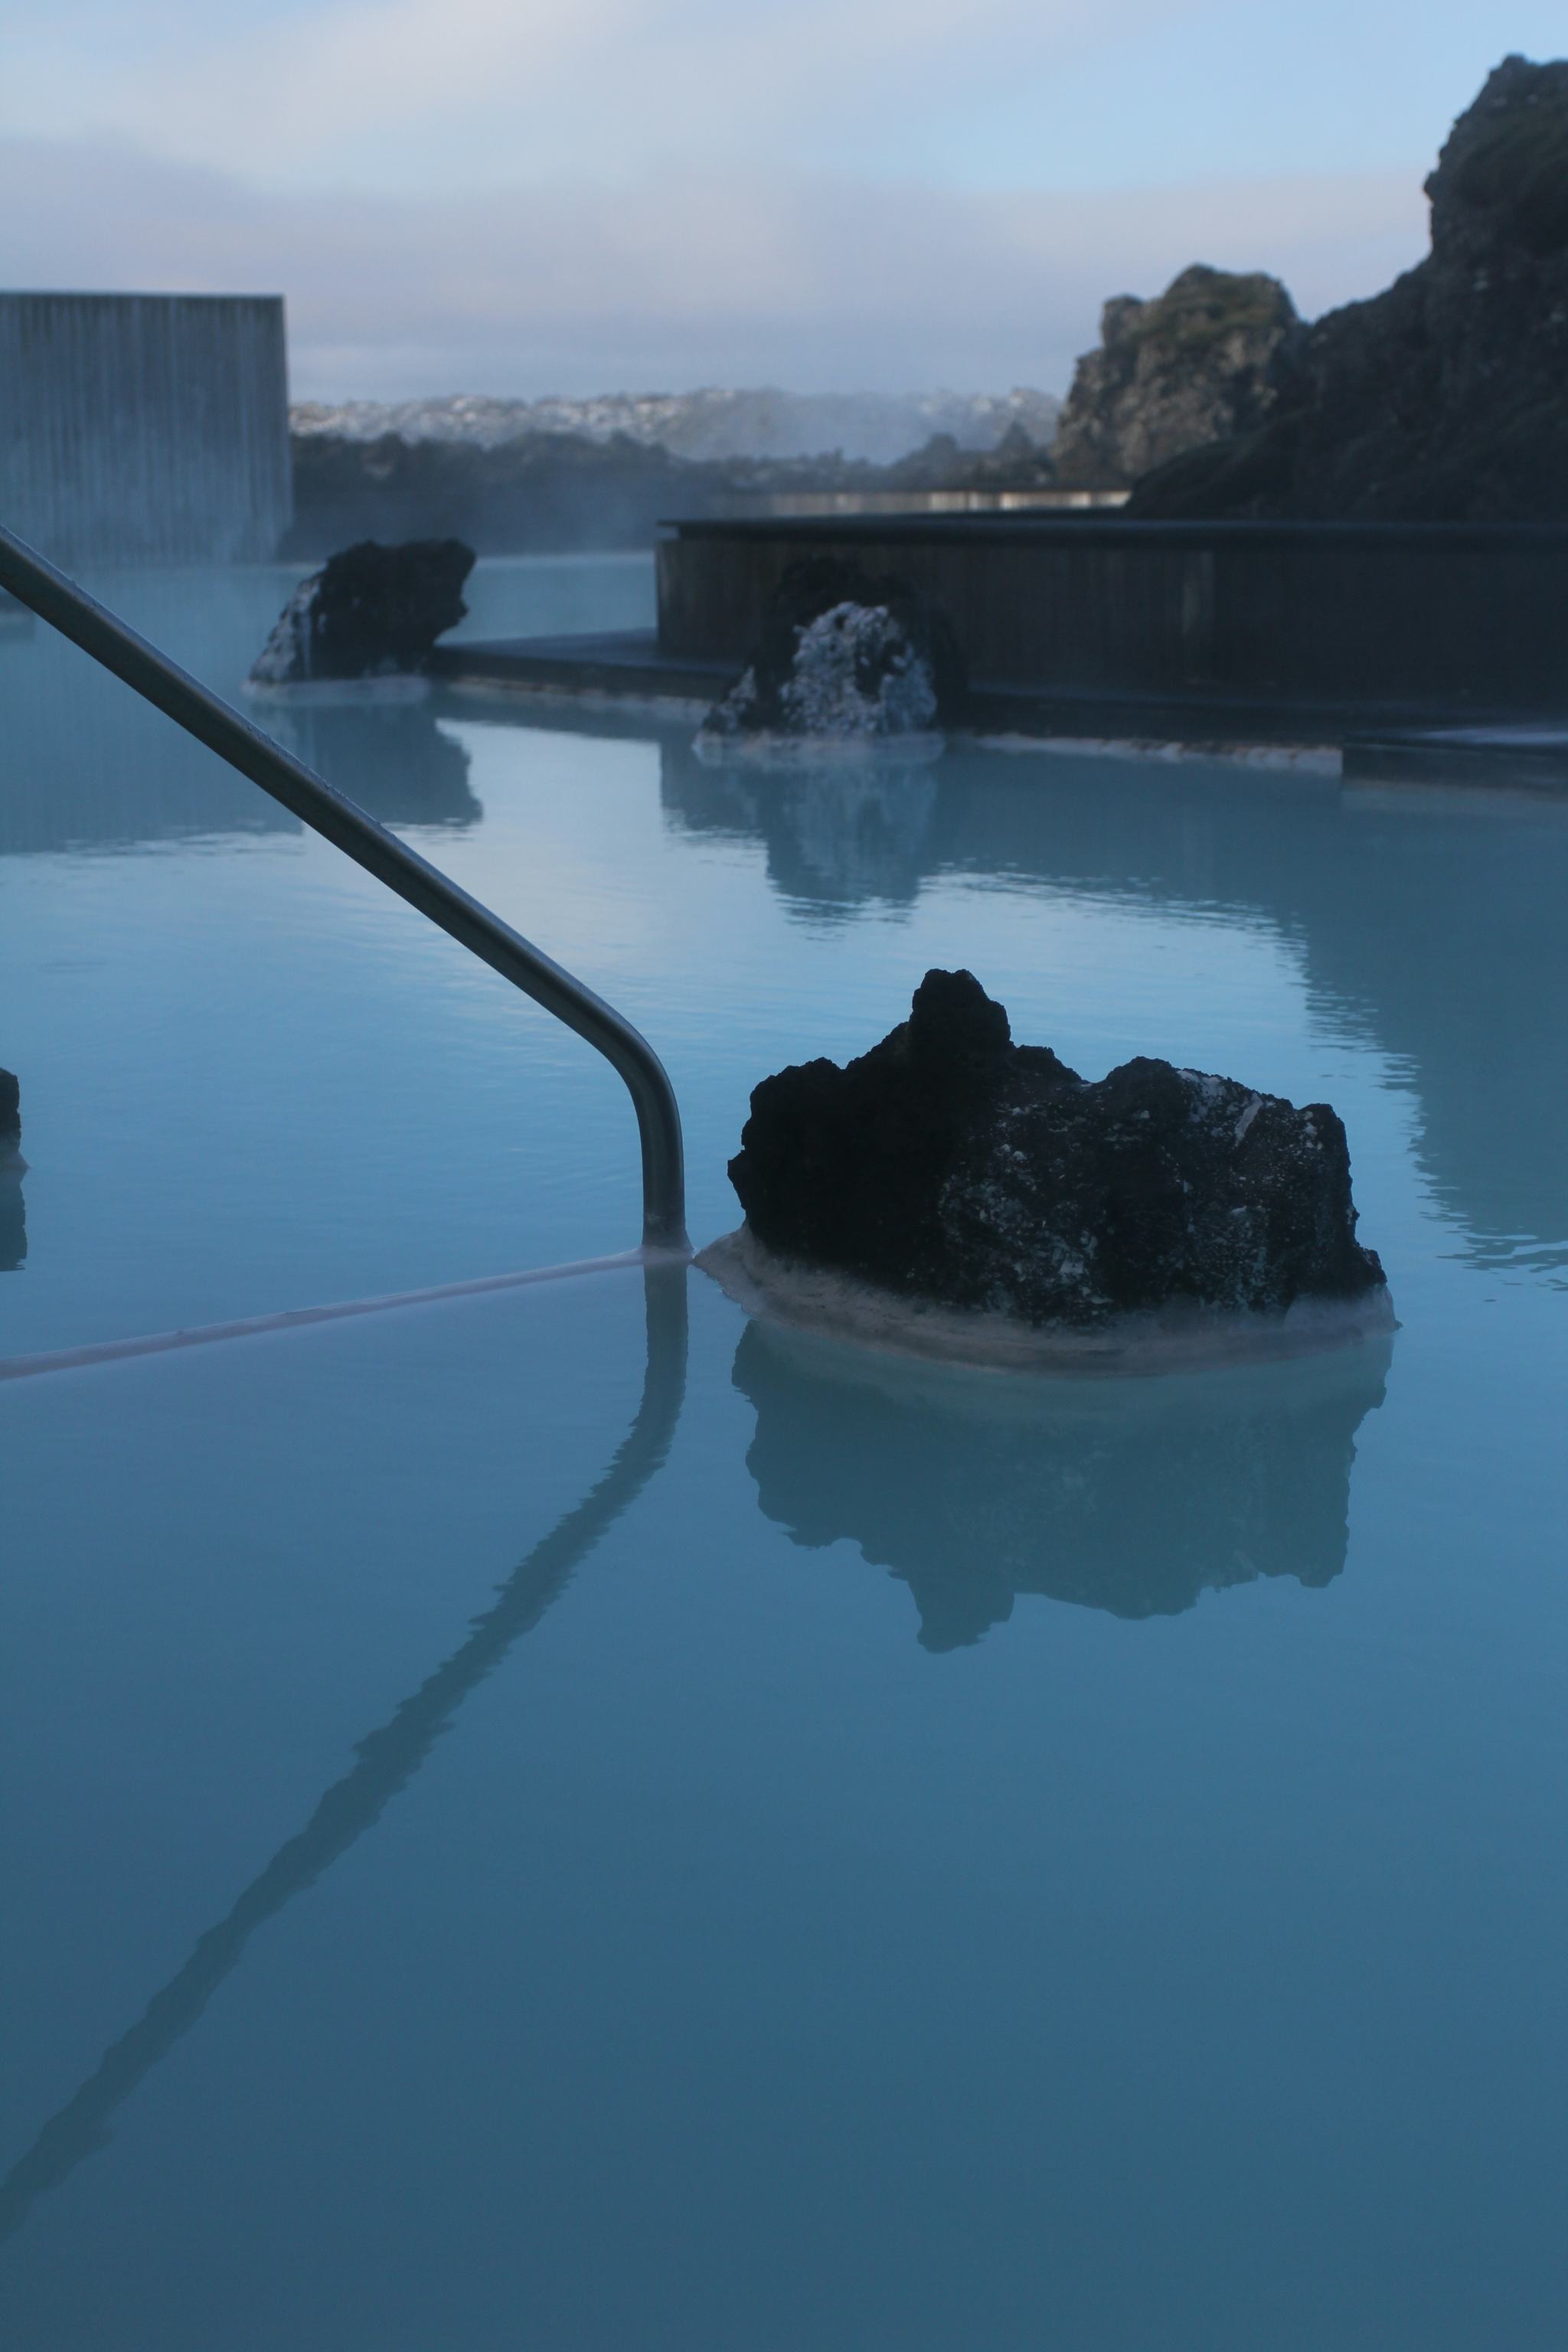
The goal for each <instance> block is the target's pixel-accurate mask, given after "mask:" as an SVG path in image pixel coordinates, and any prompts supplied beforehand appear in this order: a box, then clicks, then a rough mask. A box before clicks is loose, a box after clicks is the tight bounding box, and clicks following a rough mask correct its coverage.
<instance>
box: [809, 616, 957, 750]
mask: <svg viewBox="0 0 1568 2352" xmlns="http://www.w3.org/2000/svg"><path fill="white" fill-rule="evenodd" d="M868 672H869V673H871V674H872V675H873V676H874V677H875V680H876V684H875V691H874V692H868V691H867V689H866V688H865V687H864V686H863V684H862V682H861V681H862V679H863V678H864V677H865V676H866V675H867V673H868ZM784 709H785V712H786V713H787V715H788V718H789V721H790V725H791V728H792V729H793V730H796V731H798V732H799V733H800V734H802V735H919V734H922V733H924V731H925V730H927V729H928V728H930V727H931V726H932V725H933V724H934V722H935V719H936V685H935V681H934V680H933V678H932V677H931V670H930V668H929V667H928V666H927V665H926V663H924V662H923V661H921V657H920V656H919V655H918V654H917V653H916V652H915V650H914V647H913V646H911V645H910V642H909V639H908V638H907V637H906V636H905V635H904V632H903V630H902V629H901V628H900V626H899V624H898V623H897V622H896V621H895V620H894V618H893V616H892V614H890V613H889V611H888V610H887V608H886V607H885V606H884V605H881V604H835V605H834V607H833V608H832V610H831V611H830V612H826V613H824V614H823V615H822V617H821V618H820V620H816V621H813V622H812V624H811V625H810V626H809V628H805V629H803V630H802V631H801V633H800V650H799V652H798V653H797V654H796V655H795V676H794V677H793V678H792V679H791V681H790V683H789V685H788V686H786V687H785V688H784Z"/></svg>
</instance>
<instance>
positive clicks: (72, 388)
mask: <svg viewBox="0 0 1568 2352" xmlns="http://www.w3.org/2000/svg"><path fill="white" fill-rule="evenodd" d="M289 513H290V497H289V393H288V375H287V368H286V362H285V351H284V338H283V304H282V300H281V299H280V298H279V297H278V296H276V295H229V294H220V295H184V294H178V295H169V294H0V518H3V519H4V520H5V523H6V525H7V526H8V527H9V528H10V529H11V530H15V531H16V532H17V533H18V534H19V535H20V536H21V537H22V538H23V539H26V540H28V541H31V542H32V543H33V545H35V546H36V547H37V548H38V549H39V550H40V551H41V552H42V553H44V554H45V555H47V556H49V557H51V558H52V559H53V560H54V561H55V562H59V563H62V564H64V565H66V566H67V567H70V566H73V565H76V564H79V563H83V562H101V563H210V562H254V561H258V560H261V559H265V558H267V557H269V556H270V555H272V554H273V552H274V551H275V550H276V548H277V545H278V541H279V538H280V537H281V535H282V533H283V531H284V530H286V529H287V527H288V524H289Z"/></svg>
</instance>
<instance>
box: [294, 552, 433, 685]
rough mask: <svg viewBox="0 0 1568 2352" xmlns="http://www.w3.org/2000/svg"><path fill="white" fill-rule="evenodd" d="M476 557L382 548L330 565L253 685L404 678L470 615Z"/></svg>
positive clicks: (304, 595)
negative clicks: (468, 592)
mask: <svg viewBox="0 0 1568 2352" xmlns="http://www.w3.org/2000/svg"><path fill="white" fill-rule="evenodd" d="M473 568H474V553H473V550H472V549H471V548H468V547H465V546H464V545H463V543H462V541H461V540H458V539H412V540H408V541H405V543H404V544H403V545H402V546H401V547H382V546H380V545H379V544H378V543H377V541H374V539H367V540H363V541H361V543H360V544H359V545H358V546H357V547H348V548H344V549H343V550H342V552H341V553H340V554H337V555H332V556H329V557H328V559H327V561H326V562H325V563H324V564H323V565H322V566H321V570H320V571H319V572H311V574H310V578H309V579H308V580H301V582H300V585H299V586H298V588H296V589H295V591H294V593H293V594H292V595H291V596H290V597H289V602H288V603H287V604H285V605H284V607H283V610H282V612H281V613H280V614H279V616H278V619H277V621H276V623H275V624H274V625H273V630H272V634H271V635H270V636H269V637H268V640H267V643H266V645H265V646H263V647H262V649H261V652H260V654H259V655H258V657H257V661H256V666H255V667H254V668H253V669H252V671H251V673H250V683H251V684H252V685H253V686H308V685H315V684H319V683H323V682H326V681H328V680H331V679H341V678H374V677H409V676H413V675H416V673H417V672H418V671H419V670H421V669H422V668H423V667H424V666H425V663H426V660H427V659H428V657H429V654H430V649H431V647H432V646H434V645H435V643H436V640H437V637H438V636H439V635H441V634H442V632H443V630H446V629H450V628H454V627H456V625H457V624H458V622H459V621H460V620H461V619H462V618H463V615H464V614H465V613H466V612H467V611H468V606H467V605H466V604H464V602H463V595H462V591H463V583H464V582H465V581H466V580H467V578H468V574H469V572H471V571H472V570H473Z"/></svg>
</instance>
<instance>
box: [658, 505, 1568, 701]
mask: <svg viewBox="0 0 1568 2352" xmlns="http://www.w3.org/2000/svg"><path fill="white" fill-rule="evenodd" d="M675 529H676V534H677V535H676V536H675V537H673V538H671V539H668V540H667V541H664V542H663V543H662V544H661V545H660V547H659V550H658V602H659V644H660V646H661V648H662V649H663V650H664V651H665V652H666V653H668V654H670V655H675V656H686V657H689V658H702V657H707V658H713V659H723V660H729V661H733V662H735V663H737V664H739V663H741V662H743V661H744V660H745V659H746V657H747V656H748V655H749V653H750V652H751V649H752V645H753V643H754V641H755V638H756V635H757V631H758V628H759V625H760V623H761V619H762V615H763V611H764V609H765V606H766V604H767V601H768V598H769V597H770V595H771V594H772V593H773V589H774V587H775V585H776V584H777V582H778V580H779V578H780V576H781V574H782V573H783V572H784V568H785V567H786V565H788V564H790V563H792V562H797V561H798V560H800V559H801V558H802V557H805V556H814V555H815V556H820V555H824V554H829V553H831V554H836V555H839V556H842V557H846V558H849V559H851V560H853V561H854V562H857V563H858V564H859V565H860V566H861V567H862V568H863V569H864V570H865V571H867V572H870V573H872V574H877V573H884V574H894V575H897V576H898V577H900V578H901V579H902V580H904V581H906V582H908V583H909V584H910V586H911V587H913V588H914V589H916V590H917V591H918V592H919V593H921V594H923V595H925V596H927V597H929V598H930V600H931V602H932V603H933V604H938V605H940V606H941V607H942V609H943V610H944V611H945V612H946V613H947V614H948V615H949V617H950V618H951V620H952V624H953V625H954V627H955V629H956V630H957V633H958V636H959V640H960V643H961V644H962V646H963V649H964V652H965V654H966V656H967V657H968V660H969V665H970V670H971V673H972V675H973V677H974V679H975V681H976V683H977V684H981V685H984V686H996V687H1007V688H1033V689H1035V690H1037V691H1041V692H1049V691H1058V692H1071V693H1085V694H1110V695H1114V694H1149V695H1161V694H1181V695H1185V694H1205V695H1240V696H1249V695H1250V696H1259V697H1265V698H1279V699H1286V698H1289V699H1295V700H1301V701H1311V700H1323V701H1335V700H1342V701H1346V702H1377V701H1385V702H1396V701H1415V702H1426V701H1432V702H1438V703H1441V704H1443V705H1445V706H1452V705H1454V704H1456V703H1458V704H1463V703H1466V702H1468V701H1474V702H1476V703H1478V704H1485V705H1489V706H1490V705H1498V704H1508V705H1516V706H1521V707H1525V708H1529V709H1542V710H1557V711H1561V710H1563V709H1568V528H1564V527H1562V526H1556V525H1546V524H1542V525H1529V524H1495V525H1481V524H1445V523H1435V524H1366V525H1363V524H1339V523H1138V522H1126V521H1121V520H1100V519H1095V518H1086V519H1084V520H1068V519H1062V520H1050V521H1039V520H1035V519H1033V518H1026V517H1018V518H998V519H996V520H988V519H984V518H978V517H974V518H969V517H965V518H954V519H952V520H943V519H932V520H906V521H899V520H875V521H874V520H866V521H859V522H853V521H839V520H817V521H815V522H810V521H802V520H780V521H773V522H759V521H742V522H729V523H685V524H680V525H678V526H676V527H675Z"/></svg>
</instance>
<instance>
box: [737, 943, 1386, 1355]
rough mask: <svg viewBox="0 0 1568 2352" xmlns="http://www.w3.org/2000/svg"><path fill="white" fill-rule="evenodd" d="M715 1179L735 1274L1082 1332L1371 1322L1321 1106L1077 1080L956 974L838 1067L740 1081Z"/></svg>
mask: <svg viewBox="0 0 1568 2352" xmlns="http://www.w3.org/2000/svg"><path fill="white" fill-rule="evenodd" d="M730 1176H731V1181H732V1183H733V1184H734V1187H735V1190H736V1192H737V1193H738V1194H739V1196H740V1200H741V1205H742V1209H743V1210H744V1211H745V1215H746V1224H745V1227H744V1228H743V1229H742V1234H741V1235H740V1236H738V1237H736V1241H737V1242H738V1243H739V1244H740V1255H741V1256H742V1259H744V1260H746V1261H747V1271H748V1272H749V1274H750V1275H751V1276H756V1275H757V1273H758V1271H759V1266H760V1265H763V1264H764V1262H765V1265H766V1266H767V1267H769V1268H775V1269H784V1270H785V1272H786V1273H787V1271H788V1270H789V1269H795V1270H811V1271H812V1272H814V1273H816V1274H819V1275H820V1274H826V1275H829V1276H837V1277H841V1278H843V1279H844V1280H846V1281H847V1283H848V1284H849V1285H851V1286H869V1287H870V1289H871V1290H873V1291H874V1292H876V1293H878V1294H881V1295H882V1296H884V1297H887V1296H888V1295H889V1294H890V1295H892V1297H895V1298H900V1299H905V1300H915V1301H919V1302H922V1303H927V1304H929V1305H931V1307H937V1308H945V1309H957V1310H963V1311H965V1312H968V1313H970V1314H975V1313H978V1314H979V1315H982V1316H990V1317H997V1318H1011V1319H1012V1320H1014V1321H1019V1320H1021V1321H1022V1322H1023V1323H1025V1324H1026V1325H1029V1326H1033V1327H1037V1328H1039V1327H1046V1328H1053V1329H1056V1330H1058V1331H1065V1332H1068V1333H1078V1334H1084V1335H1093V1334H1095V1333H1097V1332H1103V1331H1105V1330H1106V1329H1108V1328H1111V1327H1114V1326H1118V1325H1121V1324H1122V1323H1124V1321H1125V1319H1126V1318H1139V1317H1144V1318H1147V1317H1151V1316H1153V1317H1161V1318H1170V1317H1171V1316H1172V1315H1173V1314H1174V1315H1175V1316H1176V1318H1178V1319H1180V1318H1182V1317H1183V1316H1184V1315H1185V1316H1187V1317H1191V1316H1193V1314H1194V1311H1195V1312H1196V1313H1197V1315H1198V1317H1199V1318H1200V1319H1201V1318H1202V1316H1203V1315H1204V1314H1205V1313H1207V1314H1208V1315H1209V1317H1210V1318H1211V1319H1212V1318H1213V1317H1214V1316H1215V1315H1216V1314H1217V1315H1218V1316H1220V1317H1229V1318H1237V1317H1242V1318H1246V1317H1253V1318H1257V1317H1264V1318H1279V1317H1284V1316H1285V1315H1286V1314H1287V1313H1288V1311H1290V1310H1295V1309H1300V1307H1303V1306H1304V1305H1307V1304H1309V1303H1314V1302H1316V1303H1326V1302H1343V1301H1364V1302H1366V1303H1367V1304H1368V1306H1369V1307H1371V1308H1373V1310H1374V1311H1373V1314H1372V1316H1371V1317H1370V1318H1369V1319H1370V1321H1371V1323H1373V1324H1376V1323H1377V1322H1378V1321H1379V1320H1381V1321H1383V1322H1384V1323H1386V1322H1387V1321H1388V1320H1389V1319H1391V1318H1389V1317H1388V1314H1387V1311H1386V1298H1387V1294H1386V1291H1385V1290H1384V1274H1383V1268H1382V1266H1381V1265H1380V1264H1379V1262H1378V1260H1377V1258H1376V1256H1375V1255H1373V1252H1372V1251H1371V1250H1368V1249H1363V1247H1362V1245H1361V1244H1360V1243H1359V1242H1358V1241H1357V1240H1356V1237H1355V1228H1356V1212H1355V1208H1354V1205H1353V1203H1352V1199H1351V1174H1350V1154H1349V1151H1348V1150H1347V1148H1346V1143H1345V1131H1344V1129H1343V1127H1342V1124H1341V1122H1340V1120H1339V1119H1338V1118H1336V1116H1335V1114H1334V1113H1333V1111H1332V1110H1331V1109H1330V1108H1329V1107H1328V1106H1327V1104H1324V1103H1312V1104H1309V1105H1308V1106H1307V1107H1306V1108H1304V1109H1300V1110H1298V1109H1297V1108H1294V1106H1293V1105H1291V1104H1290V1103H1288V1102H1285V1101H1283V1100H1281V1099H1280V1097H1278V1096H1276V1095H1266V1094H1259V1093H1258V1092H1256V1091H1255V1090H1254V1089H1252V1088H1251V1087H1245V1086H1241V1085H1238V1084H1237V1081H1236V1080H1235V1079H1233V1078H1220V1077H1210V1076H1205V1075H1204V1074H1203V1073H1201V1072H1199V1071H1196V1070H1179V1069H1176V1068H1174V1067H1173V1066H1172V1065H1171V1064H1170V1063H1169V1062H1160V1061H1151V1060H1146V1059H1143V1058H1140V1059H1138V1060H1136V1061H1131V1062H1127V1063H1124V1064H1123V1065H1122V1066H1121V1068H1120V1069H1115V1070H1112V1071H1111V1072H1110V1076H1107V1077H1105V1078H1102V1079H1100V1081H1099V1083H1098V1084H1090V1083H1089V1082H1088V1081H1087V1080H1085V1079H1083V1078H1080V1077H1079V1076H1078V1075H1077V1073H1076V1072H1075V1071H1072V1070H1070V1069H1068V1067H1067V1066H1066V1065H1065V1063H1063V1062H1061V1061H1059V1060H1058V1058H1057V1056H1056V1055H1055V1054H1053V1053H1052V1052H1051V1051H1050V1049H1049V1047H1047V1046H1044V1045H1014V1044H1013V1042H1012V1035H1011V1030H1010V1027H1009V1024H1008V1020H1007V1015H1006V1013H1005V1010H1004V1009H1003V1007H1002V1006H1001V1005H1000V1004H997V1003H994V1002H993V1000H992V999H991V998H990V997H988V996H987V995H986V993H985V992H984V989H983V988H982V987H981V985H980V982H978V981H977V980H976V979H974V977H973V974H972V973H969V972H967V971H956V972H953V971H931V972H928V973H927V974H926V976H925V979H924V980H923V981H922V982H921V985H920V987H919V988H918V989H917V990H916V992H915V997H914V1003H913V1005H912V1007H911V1009H910V1017H909V1019H908V1020H907V1021H906V1022H904V1023H902V1024H900V1027H899V1028H897V1029H895V1030H894V1031H893V1032H892V1033H891V1034H890V1035H889V1036H887V1037H885V1038H884V1039H883V1040H882V1042H881V1044H880V1045H876V1046H873V1047H872V1049H871V1051H870V1052H869V1053H868V1054H864V1055H861V1056H860V1058H859V1059H858V1061H853V1062H851V1063H849V1065H848V1066H847V1067H846V1068H840V1067H839V1066H837V1064H836V1063H833V1062H829V1061H826V1060H823V1061H815V1062H806V1063H804V1064H801V1065H798V1066H795V1067H794V1068H791V1069H786V1070H783V1071H781V1072H780V1073H779V1074H778V1076H775V1077H771V1078H764V1079H763V1083H762V1085H761V1086H760V1087H757V1088H756V1090H755V1092H754V1093H753V1094H752V1115H751V1118H749V1119H748V1121H747V1122H746V1126H745V1129H744V1131H743V1133H742V1139H741V1150H740V1152H739V1154H738V1155H737V1157H736V1158H735V1159H733V1160H731V1162H730ZM730 1248H731V1256H733V1255H734V1254H735V1244H731V1245H730ZM719 1270H720V1269H719V1268H718V1267H717V1266H716V1267H715V1271H719ZM722 1278H723V1276H722V1274H721V1279H722ZM766 1287H767V1284H766V1280H765V1279H764V1281H763V1288H764V1289H765V1288H766ZM1379 1310H1380V1311H1379Z"/></svg>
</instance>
